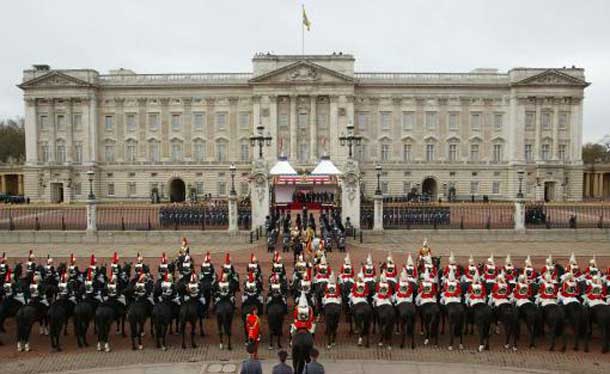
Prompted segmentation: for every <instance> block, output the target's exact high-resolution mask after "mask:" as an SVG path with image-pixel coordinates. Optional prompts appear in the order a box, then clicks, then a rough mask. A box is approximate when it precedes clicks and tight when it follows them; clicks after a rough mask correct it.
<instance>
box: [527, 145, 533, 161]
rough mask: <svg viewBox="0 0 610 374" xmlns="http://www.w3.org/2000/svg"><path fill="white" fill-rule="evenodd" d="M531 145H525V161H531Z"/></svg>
mask: <svg viewBox="0 0 610 374" xmlns="http://www.w3.org/2000/svg"><path fill="white" fill-rule="evenodd" d="M532 149H533V147H532V145H531V144H526V145H525V161H532V155H533V152H532Z"/></svg>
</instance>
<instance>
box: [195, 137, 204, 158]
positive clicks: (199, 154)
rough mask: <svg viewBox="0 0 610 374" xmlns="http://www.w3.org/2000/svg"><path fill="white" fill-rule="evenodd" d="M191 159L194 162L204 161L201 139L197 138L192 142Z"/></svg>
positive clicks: (202, 141)
mask: <svg viewBox="0 0 610 374" xmlns="http://www.w3.org/2000/svg"><path fill="white" fill-rule="evenodd" d="M193 159H194V160H195V161H205V159H206V148H205V141H204V140H203V139H200V138H198V139H195V140H194V141H193Z"/></svg>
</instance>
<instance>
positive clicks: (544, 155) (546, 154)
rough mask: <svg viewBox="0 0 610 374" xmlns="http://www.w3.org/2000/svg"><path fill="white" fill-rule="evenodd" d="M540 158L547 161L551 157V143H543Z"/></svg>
mask: <svg viewBox="0 0 610 374" xmlns="http://www.w3.org/2000/svg"><path fill="white" fill-rule="evenodd" d="M540 158H541V159H542V160H543V161H547V160H549V159H550V158H551V145H550V144H548V143H545V144H543V145H542V149H541V151H540Z"/></svg>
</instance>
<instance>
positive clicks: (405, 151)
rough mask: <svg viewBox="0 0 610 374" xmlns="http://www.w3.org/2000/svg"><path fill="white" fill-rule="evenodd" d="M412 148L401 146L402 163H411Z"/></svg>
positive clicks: (409, 145)
mask: <svg viewBox="0 0 610 374" xmlns="http://www.w3.org/2000/svg"><path fill="white" fill-rule="evenodd" d="M412 149H413V147H412V145H411V144H403V145H402V160H403V161H411V157H412V154H411V151H412Z"/></svg>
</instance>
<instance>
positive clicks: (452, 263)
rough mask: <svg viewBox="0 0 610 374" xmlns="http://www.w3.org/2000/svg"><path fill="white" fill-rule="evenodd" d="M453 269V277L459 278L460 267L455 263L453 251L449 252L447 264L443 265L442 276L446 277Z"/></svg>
mask: <svg viewBox="0 0 610 374" xmlns="http://www.w3.org/2000/svg"><path fill="white" fill-rule="evenodd" d="M452 271H453V276H454V277H455V279H460V277H461V274H460V268H459V267H458V265H457V262H456V261H455V256H454V255H453V252H451V253H450V254H449V260H448V264H447V266H445V269H444V270H443V278H444V279H447V277H448V276H449V273H450V272H452Z"/></svg>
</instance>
